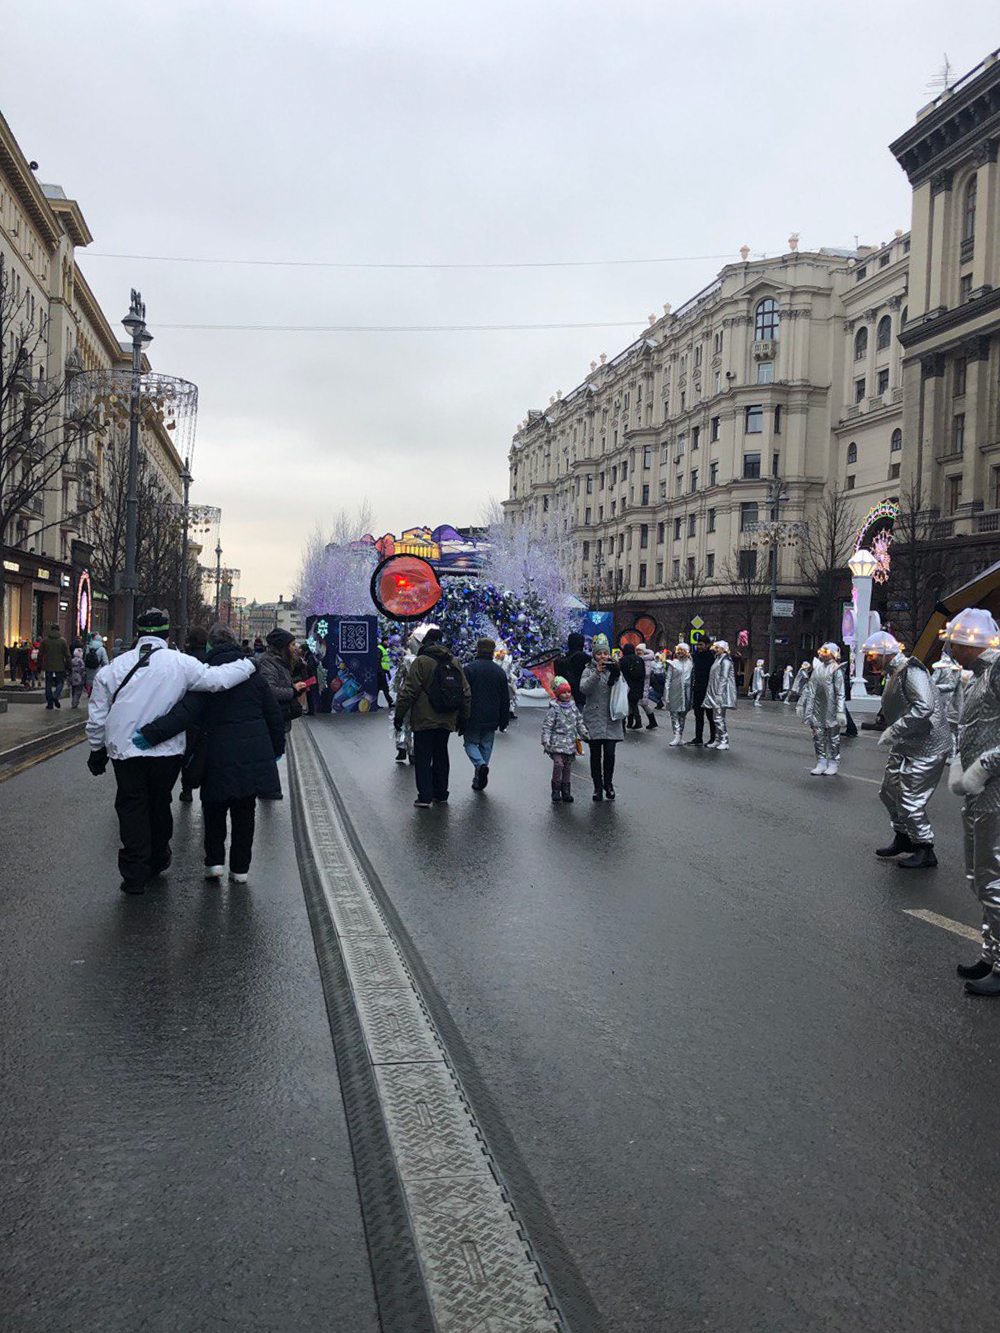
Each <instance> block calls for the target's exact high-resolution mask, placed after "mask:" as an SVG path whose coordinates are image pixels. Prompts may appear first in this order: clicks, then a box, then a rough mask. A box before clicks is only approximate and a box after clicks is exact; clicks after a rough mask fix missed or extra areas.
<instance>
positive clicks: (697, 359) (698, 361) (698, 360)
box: [694, 343, 701, 366]
mask: <svg viewBox="0 0 1000 1333" xmlns="http://www.w3.org/2000/svg"><path fill="white" fill-rule="evenodd" d="M694 363H695V365H696V366H700V365H701V343H699V344H698V346H697V347H696V348H695V349H694Z"/></svg>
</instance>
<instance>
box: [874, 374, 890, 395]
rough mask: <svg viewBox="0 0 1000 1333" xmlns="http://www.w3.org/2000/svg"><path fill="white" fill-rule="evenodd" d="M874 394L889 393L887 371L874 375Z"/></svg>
mask: <svg viewBox="0 0 1000 1333" xmlns="http://www.w3.org/2000/svg"><path fill="white" fill-rule="evenodd" d="M875 392H876V393H888V392H889V372H888V370H880V371H879V372H878V374H877V375H876V377H875Z"/></svg>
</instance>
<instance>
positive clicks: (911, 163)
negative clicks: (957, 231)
mask: <svg viewBox="0 0 1000 1333" xmlns="http://www.w3.org/2000/svg"><path fill="white" fill-rule="evenodd" d="M973 74H974V77H971V78H970V79H969V81H968V83H965V84H964V86H963V85H962V84H960V85H959V86H957V87H956V88H954V89H951V90H949V91H948V92H946V93H943V94H942V95H941V97H940V98H938V99H937V103H936V105H933V107H932V109H930V110H928V111H927V112H926V113H925V114H923V115H922V116H921V117H920V119H919V120H918V121H917V123H916V124H915V125H914V126H913V127H912V128H911V129H909V130H907V131H906V133H905V134H902V135H900V137H899V138H898V139H896V140H895V142H894V143H891V144H890V145H889V151H890V152H891V153H892V155H893V156H894V157H895V159H896V161H897V162H898V163H899V165H900V166H901V167H902V168H903V170H904V171H905V172H906V175H907V176H908V178H909V181H910V184H911V185H912V186H914V188H916V187H917V186H918V185H923V184H924V183H925V182H926V181H928V180H932V179H933V178H935V177H937V178H939V179H940V180H941V188H948V186H947V185H945V184H944V179H945V178H943V177H942V175H941V173H943V172H947V171H949V170H950V169H952V168H954V167H956V166H960V165H961V164H962V163H964V162H967V161H969V160H971V159H972V158H973V156H974V154H975V153H976V151H977V150H978V149H979V147H980V145H981V144H982V143H983V142H984V140H990V139H993V138H996V137H998V136H1000V62H998V60H997V53H996V52H994V54H993V55H992V56H991V57H990V58H989V59H988V60H987V61H984V63H983V67H982V72H981V73H978V74H976V73H975V71H973ZM932 188H933V187H932Z"/></svg>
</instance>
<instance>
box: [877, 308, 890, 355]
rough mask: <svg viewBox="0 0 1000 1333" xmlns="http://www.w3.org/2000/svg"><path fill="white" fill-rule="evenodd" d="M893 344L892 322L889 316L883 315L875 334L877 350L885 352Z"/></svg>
mask: <svg viewBox="0 0 1000 1333" xmlns="http://www.w3.org/2000/svg"><path fill="white" fill-rule="evenodd" d="M891 342H892V320H891V319H890V318H889V316H888V315H883V316H882V318H881V319H880V320H879V322H878V331H877V332H876V334H875V350H876V351H877V352H881V351H883V350H884V349H885V348H886V347H888V346H889V344H890V343H891Z"/></svg>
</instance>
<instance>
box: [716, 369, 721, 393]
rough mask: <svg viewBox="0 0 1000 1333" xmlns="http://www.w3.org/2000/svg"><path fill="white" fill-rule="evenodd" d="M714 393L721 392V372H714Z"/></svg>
mask: <svg viewBox="0 0 1000 1333" xmlns="http://www.w3.org/2000/svg"><path fill="white" fill-rule="evenodd" d="M715 392H716V393H721V392H722V371H721V370H717V371H716V372H715Z"/></svg>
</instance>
